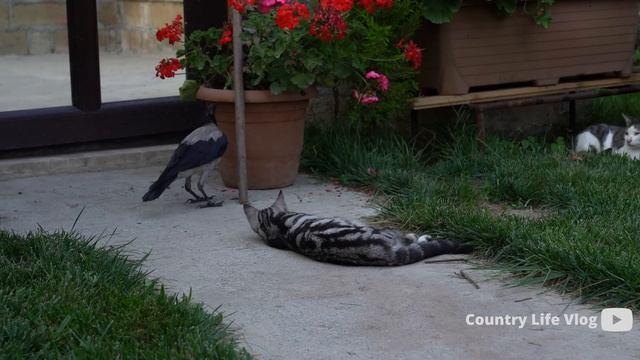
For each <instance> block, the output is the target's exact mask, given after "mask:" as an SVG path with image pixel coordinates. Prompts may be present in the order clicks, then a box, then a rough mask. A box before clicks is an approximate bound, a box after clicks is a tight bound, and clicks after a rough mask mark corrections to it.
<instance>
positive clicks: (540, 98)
mask: <svg viewBox="0 0 640 360" xmlns="http://www.w3.org/2000/svg"><path fill="white" fill-rule="evenodd" d="M638 91H640V73H632V74H631V76H629V77H625V78H609V79H602V80H589V81H579V82H569V83H561V84H557V85H550V86H530V87H521V88H510V89H501V90H490V91H481V92H475V93H469V94H465V95H436V96H422V97H418V98H415V99H413V111H412V116H411V129H412V133H414V134H415V133H416V131H417V128H418V117H417V111H419V110H426V109H435V108H440V107H448V106H458V105H466V106H469V107H470V108H471V109H472V110H473V111H474V113H475V121H476V124H477V126H478V137H479V140H480V141H481V142H482V143H484V141H485V139H486V131H485V116H484V112H485V111H486V110H492V109H499V108H509V107H518V106H527V105H540V104H549V103H557V102H563V101H569V103H570V107H569V127H570V129H571V131H572V132H575V121H576V107H575V101H576V100H580V99H591V98H596V97H601V96H609V95H621V94H627V93H632V92H638ZM634 115H640V114H634Z"/></svg>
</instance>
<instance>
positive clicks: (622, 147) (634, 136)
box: [576, 114, 640, 159]
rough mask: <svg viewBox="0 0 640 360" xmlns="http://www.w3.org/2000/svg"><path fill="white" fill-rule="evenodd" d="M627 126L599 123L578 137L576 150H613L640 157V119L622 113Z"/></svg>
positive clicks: (621, 153)
mask: <svg viewBox="0 0 640 360" xmlns="http://www.w3.org/2000/svg"><path fill="white" fill-rule="evenodd" d="M622 116H623V117H624V120H625V121H626V123H627V127H626V128H625V127H622V126H613V125H608V124H597V125H592V126H589V127H588V128H587V129H586V130H585V131H583V132H581V133H580V134H578V136H577V137H576V151H578V152H580V151H591V150H593V151H595V152H601V151H608V150H611V151H613V153H614V154H619V155H626V156H628V157H630V158H631V159H640V119H637V118H632V117H630V116H627V115H625V114H622Z"/></svg>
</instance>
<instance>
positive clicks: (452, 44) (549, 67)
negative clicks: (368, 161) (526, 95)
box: [417, 0, 638, 95]
mask: <svg viewBox="0 0 640 360" xmlns="http://www.w3.org/2000/svg"><path fill="white" fill-rule="evenodd" d="M551 14H552V16H553V19H552V21H551V26H550V27H549V28H548V29H545V28H543V27H541V26H537V25H536V24H535V23H534V22H533V20H532V19H531V17H530V16H529V15H526V14H523V13H522V12H521V11H518V12H517V13H516V14H514V15H512V16H506V17H500V16H498V15H497V14H496V9H495V7H493V6H490V5H487V2H486V1H475V2H474V1H471V0H468V1H465V5H464V6H463V7H462V9H461V10H460V12H458V13H457V14H455V15H454V17H453V20H452V21H451V22H450V23H448V24H443V25H433V24H428V25H425V27H424V28H423V29H422V30H421V33H420V34H418V36H417V40H418V43H419V44H420V45H421V47H423V48H424V49H425V59H424V62H423V67H422V71H421V75H420V84H421V86H422V87H423V88H432V89H437V90H438V92H439V93H440V94H442V95H454V94H465V93H467V92H468V91H469V88H471V87H479V86H487V85H499V84H509V83H522V82H529V83H531V82H533V83H534V84H535V85H550V84H556V83H558V81H559V80H561V79H562V78H570V77H575V76H581V75H595V74H604V73H616V74H617V75H620V76H625V75H626V76H628V75H629V74H630V72H631V65H632V58H633V53H634V44H635V40H636V29H637V26H638V1H637V0H558V1H556V3H555V4H554V5H553V6H552V7H551Z"/></svg>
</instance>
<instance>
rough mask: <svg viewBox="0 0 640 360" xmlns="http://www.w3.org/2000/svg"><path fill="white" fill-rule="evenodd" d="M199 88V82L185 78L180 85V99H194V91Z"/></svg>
mask: <svg viewBox="0 0 640 360" xmlns="http://www.w3.org/2000/svg"><path fill="white" fill-rule="evenodd" d="M199 88H200V83H199V82H197V81H195V80H185V81H184V83H182V86H180V100H182V101H195V100H196V93H197V92H198V89H199Z"/></svg>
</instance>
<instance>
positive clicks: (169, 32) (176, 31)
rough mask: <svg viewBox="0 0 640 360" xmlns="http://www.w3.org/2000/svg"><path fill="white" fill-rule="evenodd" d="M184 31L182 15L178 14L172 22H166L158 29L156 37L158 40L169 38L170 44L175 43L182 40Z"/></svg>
mask: <svg viewBox="0 0 640 360" xmlns="http://www.w3.org/2000/svg"><path fill="white" fill-rule="evenodd" d="M183 32H184V30H183V28H182V16H181V15H176V18H175V19H174V20H173V22H172V23H171V24H165V25H164V26H163V27H161V28H160V29H158V31H156V39H158V41H162V40H164V39H169V44H171V45H173V44H174V43H175V42H177V41H180V38H181V37H182V33H183Z"/></svg>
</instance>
